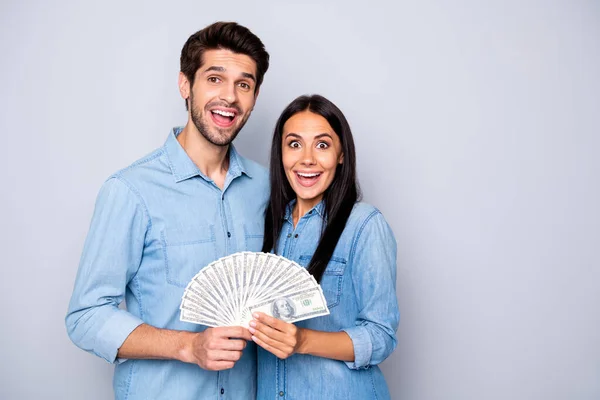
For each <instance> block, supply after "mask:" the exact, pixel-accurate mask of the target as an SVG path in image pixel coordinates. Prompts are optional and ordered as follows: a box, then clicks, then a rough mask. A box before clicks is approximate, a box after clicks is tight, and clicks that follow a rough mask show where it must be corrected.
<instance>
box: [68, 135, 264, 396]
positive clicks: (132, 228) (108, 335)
mask: <svg viewBox="0 0 600 400" xmlns="http://www.w3.org/2000/svg"><path fill="white" fill-rule="evenodd" d="M180 132H181V128H175V129H173V131H171V133H170V134H169V136H168V138H167V140H166V143H165V144H164V146H163V147H161V148H160V149H158V150H156V151H154V152H153V153H151V154H150V155H148V156H146V157H144V158H142V159H141V160H139V161H137V162H135V163H133V164H132V165H131V166H130V167H128V168H126V169H124V170H122V171H120V172H117V173H116V174H114V175H113V176H111V177H110V178H109V179H108V180H107V181H106V182H105V183H104V185H103V186H102V188H101V190H100V194H99V195H98V199H97V201H96V207H95V211H94V215H93V217H92V223H91V227H90V230H89V233H88V236H87V239H86V242H85V246H84V249H83V255H82V257H81V262H80V265H79V271H78V274H77V279H76V282H75V289H74V291H73V296H72V298H71V302H70V304H69V310H68V314H67V317H66V325H67V330H68V333H69V336H70V338H71V340H72V341H73V342H74V343H75V344H76V345H77V346H79V347H81V348H82V349H84V350H86V351H88V352H90V353H93V354H95V355H97V356H99V357H102V358H104V359H105V360H107V361H109V362H111V363H113V362H114V363H115V364H116V367H115V376H114V382H113V384H114V391H115V398H116V399H132V400H133V399H145V400H146V399H177V400H185V399H235V400H237V399H253V398H254V396H255V393H256V347H255V346H254V345H250V344H249V346H247V347H246V349H245V351H244V354H243V356H242V358H241V359H240V360H239V361H238V362H237V363H236V365H235V367H234V368H233V369H231V370H226V371H221V372H214V371H206V370H203V369H201V368H200V367H199V366H198V365H195V364H186V363H182V362H179V361H174V360H124V359H116V356H117V350H118V349H119V347H120V346H121V345H122V344H123V342H124V341H125V339H126V338H127V336H128V335H129V334H130V333H131V332H132V331H133V330H134V329H135V328H136V327H137V326H138V325H139V324H141V323H142V322H144V323H147V324H149V325H152V326H155V327H158V328H168V329H176V330H187V331H194V332H199V331H202V330H204V329H206V327H204V326H200V325H195V324H190V323H186V322H181V321H180V320H179V305H180V303H181V296H182V294H183V291H184V288H185V287H186V285H187V283H188V282H189V281H190V280H191V279H192V277H193V276H194V275H195V274H196V273H197V272H198V271H199V270H200V269H201V268H202V267H204V266H205V265H207V264H209V263H210V262H212V261H214V260H215V259H217V258H219V257H223V256H226V255H228V254H231V253H234V252H237V251H242V250H250V251H260V250H261V247H262V241H263V235H264V232H263V229H264V210H265V207H266V203H267V200H268V184H269V183H268V174H267V171H266V170H265V169H264V168H263V167H261V166H259V165H258V164H256V163H254V162H252V161H250V160H248V159H245V158H243V157H241V156H240V155H239V154H238V153H237V152H236V150H235V149H234V147H233V146H231V147H230V151H229V161H230V162H229V170H228V172H227V177H226V181H225V186H224V189H223V190H221V189H219V187H217V186H216V185H215V183H214V182H213V181H212V180H211V179H209V178H207V177H206V176H205V175H203V174H202V173H201V172H200V171H199V170H198V168H197V167H196V165H195V164H194V163H193V162H192V160H191V159H190V158H189V157H188V155H187V154H186V152H185V151H184V150H183V148H182V147H181V146H180V144H179V142H178V141H177V139H176V136H177V135H178V134H179V133H180ZM123 299H125V301H126V304H127V310H123V309H119V308H118V305H119V303H121V301H122V300H123Z"/></svg>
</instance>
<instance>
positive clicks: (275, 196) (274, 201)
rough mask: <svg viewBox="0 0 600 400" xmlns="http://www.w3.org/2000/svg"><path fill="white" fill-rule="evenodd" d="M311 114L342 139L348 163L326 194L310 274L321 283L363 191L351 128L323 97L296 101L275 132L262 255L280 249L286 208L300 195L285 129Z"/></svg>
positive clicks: (341, 167)
mask: <svg viewBox="0 0 600 400" xmlns="http://www.w3.org/2000/svg"><path fill="white" fill-rule="evenodd" d="M302 111H310V112H312V113H315V114H318V115H320V116H322V117H323V118H325V119H326V120H327V122H329V125H330V126H331V128H333V130H334V131H335V133H336V134H337V135H338V137H339V138H340V142H341V144H342V152H343V154H344V162H343V163H342V164H338V166H337V168H336V171H335V176H334V178H333V181H332V182H331V185H329V187H328V188H327V190H325V193H324V194H323V200H324V206H325V207H324V209H325V220H326V225H324V229H323V230H322V231H321V238H320V240H319V244H318V246H317V249H316V250H315V253H314V254H313V256H312V258H311V260H310V263H309V264H308V272H310V273H311V274H312V275H313V276H314V277H315V279H316V280H317V282H321V277H322V276H323V272H324V271H325V268H326V267H327V263H329V259H330V258H331V256H332V254H333V251H334V250H335V247H336V245H337V243H338V241H339V239H340V236H341V235H342V232H343V230H344V227H345V226H346V222H347V221H348V217H350V213H351V212H352V208H353V207H354V204H355V203H356V202H357V201H358V199H359V196H360V191H359V188H358V183H357V182H356V151H355V150H354V140H353V139H352V132H351V130H350V125H349V124H348V121H346V117H344V114H343V113H342V112H341V111H340V109H339V108H337V107H336V105H335V104H333V103H332V102H331V101H329V100H327V99H326V98H325V97H323V96H319V95H316V94H315V95H312V96H300V97H298V98H296V99H295V100H294V101H292V102H291V103H290V104H289V105H288V106H287V107H286V108H285V110H283V112H282V113H281V116H280V117H279V119H278V120H277V124H276V125H275V131H274V132H273V141H272V143H271V161H270V167H269V176H270V179H271V196H270V201H269V205H268V206H267V211H266V215H265V237H264V241H263V248H262V251H264V252H269V251H271V249H273V248H275V247H276V245H277V240H278V238H279V234H280V233H281V230H282V228H283V222H284V218H285V211H286V206H287V205H288V204H289V202H290V201H292V200H293V199H295V198H296V193H295V192H294V190H293V189H292V187H291V185H290V183H289V182H288V180H287V177H286V175H285V171H284V169H283V161H282V136H283V126H284V125H285V123H286V122H287V120H288V119H290V118H291V117H292V116H293V115H295V114H297V113H299V112H302Z"/></svg>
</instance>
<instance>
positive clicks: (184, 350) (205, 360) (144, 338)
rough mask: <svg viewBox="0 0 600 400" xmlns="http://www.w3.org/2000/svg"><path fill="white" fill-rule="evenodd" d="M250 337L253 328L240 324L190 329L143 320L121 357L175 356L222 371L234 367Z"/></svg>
mask: <svg viewBox="0 0 600 400" xmlns="http://www.w3.org/2000/svg"><path fill="white" fill-rule="evenodd" d="M232 338H238V339H232ZM250 339H251V335H250V332H248V330H247V329H245V328H242V327H239V326H237V327H221V328H208V329H206V330H205V331H204V332H187V331H174V330H168V329H159V328H154V327H152V326H150V325H146V324H142V325H140V326H138V327H137V328H136V329H135V330H134V331H133V332H131V334H130V335H129V336H128V337H127V339H126V340H125V342H124V343H123V345H122V346H121V348H120V349H119V351H118V357H119V358H128V359H132V358H153V359H173V360H179V361H183V362H187V363H192V364H198V365H199V366H200V367H201V368H203V369H207V370H213V371H219V370H224V369H229V368H233V366H234V364H235V362H236V361H237V360H239V359H240V357H241V356H242V351H243V350H244V348H245V347H246V340H250Z"/></svg>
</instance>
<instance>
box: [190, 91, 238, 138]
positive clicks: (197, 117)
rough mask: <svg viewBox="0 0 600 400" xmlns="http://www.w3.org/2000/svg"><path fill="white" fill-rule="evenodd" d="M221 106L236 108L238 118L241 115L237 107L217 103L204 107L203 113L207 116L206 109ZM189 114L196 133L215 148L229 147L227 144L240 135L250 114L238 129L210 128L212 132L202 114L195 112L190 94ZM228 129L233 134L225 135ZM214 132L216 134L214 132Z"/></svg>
mask: <svg viewBox="0 0 600 400" xmlns="http://www.w3.org/2000/svg"><path fill="white" fill-rule="evenodd" d="M216 105H218V106H223V107H233V108H236V109H237V111H238V117H236V118H239V115H240V114H241V113H242V110H240V108H239V107H237V106H232V105H229V104H219V103H214V102H213V103H209V104H207V105H206V107H205V109H204V111H206V113H207V114H208V113H209V112H210V111H208V108H210V107H212V106H216ZM190 110H191V112H190V114H191V116H192V122H193V123H194V125H196V129H198V132H200V134H201V135H202V136H204V138H205V139H206V140H208V141H209V142H210V143H212V144H214V145H215V146H227V145H229V143H231V142H233V140H234V139H235V138H236V137H237V135H238V133H240V131H241V130H242V128H243V127H244V125H245V124H246V121H248V117H249V116H250V114H248V115H246V116H245V118H244V119H242V120H241V122H240V123H239V125H238V127H237V128H235V127H233V126H232V127H231V128H227V129H221V128H218V127H212V131H211V129H210V128H209V126H208V123H207V121H206V120H205V118H204V116H203V115H202V112H200V111H199V110H196V107H195V104H194V96H193V95H191V94H190ZM230 129H234V130H233V132H232V133H231V134H229V135H228V134H227V132H228V131H229V130H230ZM215 131H216V132H215Z"/></svg>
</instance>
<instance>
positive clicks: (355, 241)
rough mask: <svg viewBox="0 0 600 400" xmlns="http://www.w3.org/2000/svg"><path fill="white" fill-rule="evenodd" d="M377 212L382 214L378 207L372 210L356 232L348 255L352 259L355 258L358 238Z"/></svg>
mask: <svg viewBox="0 0 600 400" xmlns="http://www.w3.org/2000/svg"><path fill="white" fill-rule="evenodd" d="M377 214H381V211H379V210H377V209H375V210H373V211H371V214H369V215H368V216H367V218H365V220H364V221H363V223H362V225H361V226H360V228H359V229H358V233H357V234H356V237H355V238H354V241H353V243H352V248H351V249H350V257H348V258H349V259H350V260H353V259H354V254H355V253H356V246H357V244H358V240H359V239H360V236H361V235H362V233H363V231H364V229H365V226H366V225H367V223H368V222H369V221H370V220H371V219H372V218H373V216H375V215H377Z"/></svg>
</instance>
